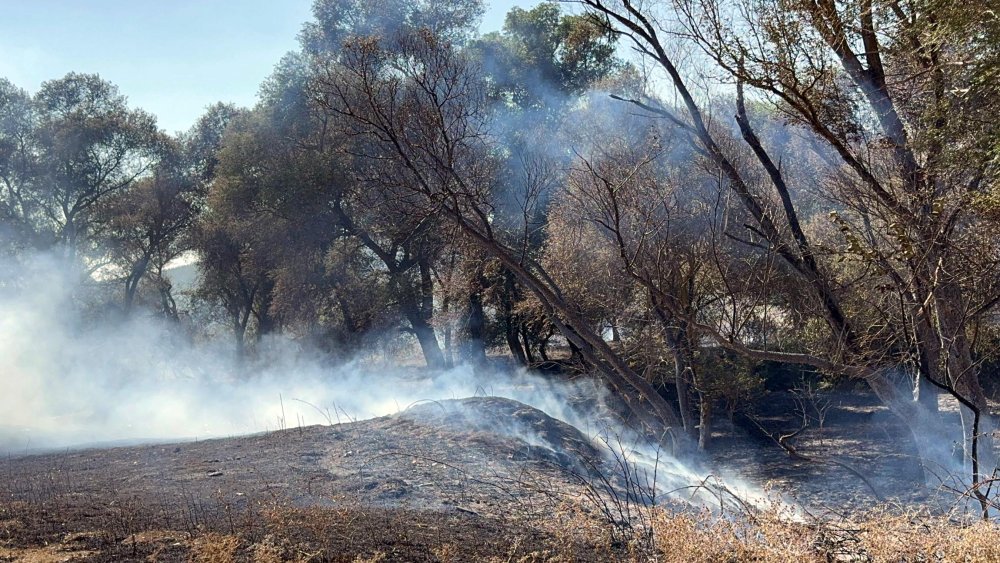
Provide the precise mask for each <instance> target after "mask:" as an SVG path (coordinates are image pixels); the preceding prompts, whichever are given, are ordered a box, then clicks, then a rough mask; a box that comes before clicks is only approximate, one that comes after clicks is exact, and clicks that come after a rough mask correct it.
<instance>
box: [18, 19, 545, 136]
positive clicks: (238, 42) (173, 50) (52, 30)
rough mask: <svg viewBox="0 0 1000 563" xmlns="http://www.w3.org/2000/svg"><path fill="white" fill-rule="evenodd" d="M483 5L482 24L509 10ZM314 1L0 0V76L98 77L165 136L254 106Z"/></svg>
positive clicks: (22, 82) (23, 79)
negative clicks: (224, 105) (219, 105)
mask: <svg viewBox="0 0 1000 563" xmlns="http://www.w3.org/2000/svg"><path fill="white" fill-rule="evenodd" d="M538 1H540V0H506V1H502V2H494V3H492V4H490V5H488V10H487V13H486V17H485V18H484V20H483V25H482V27H481V29H482V30H483V31H490V30H494V29H499V28H500V26H501V25H502V23H503V15H504V14H505V13H506V12H507V10H509V9H510V8H511V7H512V6H522V7H528V6H532V5H534V4H537V3H538ZM311 6H312V1H311V0H0V8H2V12H0V13H3V18H2V19H0V76H3V77H6V78H8V79H10V80H11V81H12V82H13V83H14V84H16V85H18V86H20V87H22V88H25V89H27V90H28V91H30V92H34V91H35V90H37V89H38V86H39V85H40V84H41V83H42V82H43V81H45V80H49V79H52V78H59V77H61V76H63V75H65V74H66V73H67V72H70V71H76V72H88V73H98V74H100V75H101V76H102V77H104V78H105V79H107V80H110V81H111V82H113V83H115V84H117V85H118V87H119V88H120V89H121V92H122V93H123V94H125V95H126V96H128V98H129V102H130V104H131V105H132V106H134V107H141V108H143V109H145V110H147V111H149V112H152V113H153V114H155V115H156V116H157V117H158V118H159V122H160V126H161V127H162V128H164V129H166V130H167V131H169V132H175V131H179V130H186V129H187V128H188V127H190V126H191V125H192V124H193V123H194V120H195V119H197V117H198V116H199V115H201V113H202V111H203V109H204V108H205V107H206V106H208V105H210V104H212V103H214V102H216V101H225V102H233V103H236V104H239V105H251V104H252V103H253V101H254V98H255V96H256V93H257V87H258V85H259V84H260V82H261V80H263V79H264V78H265V77H266V76H267V75H268V74H269V73H270V71H271V68H272V67H273V66H274V64H275V63H276V62H278V59H280V58H281V56H282V55H283V54H284V53H286V52H288V51H290V50H292V49H295V47H296V35H297V34H298V32H299V29H300V27H301V26H302V23H303V22H305V21H307V20H309V19H310V18H311V11H310V10H311Z"/></svg>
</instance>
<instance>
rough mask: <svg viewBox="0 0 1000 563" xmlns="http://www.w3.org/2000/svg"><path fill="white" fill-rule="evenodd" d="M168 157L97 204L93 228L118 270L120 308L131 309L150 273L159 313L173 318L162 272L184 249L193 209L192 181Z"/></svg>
mask: <svg viewBox="0 0 1000 563" xmlns="http://www.w3.org/2000/svg"><path fill="white" fill-rule="evenodd" d="M179 149H180V147H175V148H174V156H173V157H172V158H168V159H165V160H164V161H162V162H160V163H159V164H158V165H157V168H156V169H155V170H154V171H153V173H152V175H151V176H149V177H146V178H143V179H141V180H139V181H137V182H136V183H135V185H134V186H132V187H131V188H129V189H128V190H126V191H122V192H119V193H115V194H112V195H110V196H109V197H107V198H106V200H105V201H103V202H101V203H100V204H99V205H98V206H97V207H98V208H97V211H96V218H95V223H96V224H97V225H96V227H95V229H96V230H97V231H98V233H97V236H98V238H99V239H100V240H101V241H102V243H103V245H104V247H105V248H106V250H107V252H108V253H109V255H110V261H111V264H112V265H113V266H114V267H115V268H116V269H117V270H119V271H121V272H122V273H123V276H122V277H123V284H124V296H123V301H122V310H123V311H124V313H125V314H126V315H127V314H129V312H130V311H131V310H132V306H133V304H134V302H135V298H136V294H137V292H138V289H139V285H140V283H141V282H142V281H144V280H145V279H147V277H149V275H150V273H152V278H153V281H154V283H155V285H156V287H157V292H158V294H159V297H160V305H161V311H162V312H163V314H164V315H165V316H167V317H168V318H172V319H174V320H177V309H176V304H175V303H174V300H173V297H172V296H171V293H170V289H171V288H170V282H169V281H168V280H167V279H166V278H165V277H164V276H163V270H164V268H165V267H166V265H167V264H168V263H169V262H170V261H172V260H173V259H175V258H177V257H178V256H180V255H181V254H182V253H183V252H184V251H185V250H187V248H188V242H189V241H187V240H186V235H187V232H188V230H189V228H190V227H191V225H192V223H193V221H194V219H195V216H196V213H197V211H198V207H197V196H198V183H197V181H195V180H194V179H193V178H191V177H190V176H189V175H188V173H187V171H186V170H185V169H184V168H183V163H182V162H181V161H180V158H181V156H180V155H179V154H178V153H179Z"/></svg>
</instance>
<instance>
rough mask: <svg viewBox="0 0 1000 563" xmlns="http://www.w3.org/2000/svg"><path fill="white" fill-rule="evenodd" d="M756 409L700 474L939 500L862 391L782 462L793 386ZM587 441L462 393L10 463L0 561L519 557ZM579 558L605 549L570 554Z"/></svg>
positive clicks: (810, 500)
mask: <svg viewBox="0 0 1000 563" xmlns="http://www.w3.org/2000/svg"><path fill="white" fill-rule="evenodd" d="M767 403H768V405H770V406H769V408H770V409H771V411H770V412H759V413H757V414H756V415H755V416H754V417H753V418H752V420H751V419H750V418H747V417H741V416H737V417H734V419H733V422H732V423H728V422H725V421H723V422H722V423H720V424H719V425H718V428H717V429H716V432H715V435H714V445H713V448H712V453H711V455H710V456H707V458H706V459H704V460H703V461H702V465H703V466H704V467H706V468H707V469H706V471H711V472H719V473H725V474H730V475H738V476H741V477H743V478H744V479H746V480H747V481H749V482H753V483H760V484H769V485H770V486H771V487H773V490H774V491H776V492H778V493H780V494H782V495H784V497H785V498H786V499H790V500H791V501H792V502H795V503H797V504H799V505H801V506H803V507H804V508H805V509H806V510H807V511H809V512H811V513H824V512H827V513H831V514H839V513H842V512H848V511H856V510H863V509H865V508H866V507H869V506H871V505H873V504H874V503H876V502H878V501H879V499H882V500H890V501H894V502H898V503H902V504H907V505H913V504H920V505H921V506H931V507H934V508H935V509H946V508H948V506H947V505H948V504H949V503H951V504H954V502H955V496H954V495H953V494H939V493H935V492H934V490H933V489H929V488H927V487H925V486H923V482H924V475H923V474H922V473H921V471H920V469H919V464H917V463H915V461H914V458H913V455H914V453H915V452H914V451H913V450H912V447H911V446H910V445H909V444H910V442H909V440H908V439H907V438H906V433H905V429H904V428H903V426H902V425H901V424H900V423H899V422H898V421H897V420H895V419H894V418H893V417H892V416H890V415H889V414H888V412H886V411H885V409H884V408H882V407H881V406H880V405H878V404H877V402H876V400H875V399H874V398H869V397H866V396H864V395H859V394H855V393H852V394H845V395H844V396H843V397H836V398H834V399H833V400H831V404H830V408H829V410H828V411H827V412H826V416H825V419H824V421H823V425H822V427H819V426H818V425H817V424H814V426H815V427H810V428H809V429H808V430H806V431H804V432H802V433H801V434H800V435H799V436H798V437H797V438H796V441H795V443H796V447H797V448H798V449H799V450H800V451H802V452H804V453H806V452H807V453H808V454H809V455H810V456H813V457H814V458H815V459H835V460H837V461H839V462H840V464H835V463H828V462H823V461H804V460H796V459H791V458H790V457H789V456H788V455H787V453H786V452H785V451H784V450H782V449H781V448H780V447H779V446H777V445H776V444H775V443H774V442H773V441H771V439H770V438H768V437H767V435H766V433H765V431H767V432H772V433H781V432H786V431H788V430H789V429H794V428H795V427H796V425H797V424H798V422H797V420H796V418H795V416H794V414H791V413H794V411H795V409H794V403H793V402H792V397H791V396H790V395H788V394H773V396H771V397H769V399H768V401H767ZM762 428H763V431H762ZM598 446H599V445H598V444H594V443H593V442H592V441H591V440H590V439H588V437H587V436H584V435H583V434H581V433H580V432H579V431H578V430H577V429H575V428H573V427H572V426H569V425H566V424H564V423H562V422H559V421H557V420H555V419H552V418H551V417H549V416H547V415H546V414H544V413H542V412H541V411H538V410H536V409H533V408H531V407H529V406H526V405H523V404H521V403H518V402H516V401H512V400H508V399H500V398H495V397H477V398H470V399H462V400H454V401H442V402H433V403H424V404H420V405H417V406H415V407H412V408H411V409H409V410H407V411H404V412H403V413H400V414H398V415H394V416H389V417H383V418H377V419H372V420H365V421H358V422H351V423H345V424H337V425H332V426H311V427H304V428H291V429H285V430H281V431H276V432H270V433H265V434H257V435H251V436H240V437H233V438H226V439H216V440H204V441H196V442H184V443H176V444H156V445H144V446H133V447H117V448H108V449H88V450H80V451H63V452H57V453H46V454H40V455H28V456H22V457H10V458H8V459H5V460H2V461H0V495H2V499H0V561H4V560H8V561H13V560H25V561H27V560H33V561H59V560H62V561H65V560H81V561H105V560H123V559H147V558H150V557H152V558H153V559H156V560H186V559H188V558H189V557H191V553H194V552H195V551H197V549H199V547H198V546H199V545H200V544H198V543H197V542H198V541H205V540H204V538H205V537H213V536H206V534H212V533H215V534H222V536H219V537H228V536H226V535H227V534H228V535H233V534H236V535H239V536H240V537H242V538H244V540H246V538H251V539H255V541H253V542H250V540H246V541H245V542H244V543H240V544H238V545H237V546H236V547H234V548H233V549H236V550H237V552H238V553H243V552H244V551H246V550H248V549H250V547H248V546H250V545H251V544H252V545H253V546H254V547H253V549H258V550H259V549H263V548H261V546H262V545H265V544H267V542H269V541H270V542H272V543H275V542H276V543H275V546H273V548H274V550H275V553H284V554H285V555H283V556H281V557H279V558H278V559H276V560H281V559H283V558H284V557H285V556H288V554H289V553H290V551H288V550H289V549H291V548H290V547H288V545H289V544H288V542H289V541H291V540H289V538H292V537H296V538H298V539H297V540H296V542H298V543H295V545H298V546H311V548H313V549H316V550H318V551H316V554H321V555H317V559H319V560H347V561H351V560H354V558H355V557H358V556H369V555H372V554H379V553H380V554H382V555H383V556H385V557H386V558H387V560H405V561H411V560H412V561H418V560H441V559H443V557H442V556H441V554H440V553H437V552H436V551H435V550H439V549H440V548H441V546H451V547H448V549H452V550H454V553H453V554H452V555H450V556H449V557H451V556H453V560H458V561H464V560H488V559H489V558H490V557H496V558H498V559H499V560H517V558H516V557H515V556H516V555H519V554H529V553H545V552H546V550H549V549H554V548H556V547H558V546H559V545H560V543H561V542H565V541H567V540H566V539H565V538H560V537H558V536H557V535H556V534H554V533H553V532H552V531H551V530H547V529H545V527H544V526H543V527H539V526H538V525H537V522H539V521H540V520H544V519H545V518H552V517H554V516H553V515H558V514H560V511H561V510H563V507H564V506H565V504H566V502H567V501H568V500H573V501H575V502H577V504H578V505H580V504H582V505H584V506H585V505H586V504H587V500H588V498H591V497H590V496H588V495H589V493H592V492H593V491H594V490H595V489H600V488H601V487H603V486H604V485H603V483H604V482H603V481H602V480H601V479H600V477H601V475H607V474H610V473H612V472H613V470H614V467H615V459H614V456H611V457H610V458H609V457H608V456H607V455H604V454H602V453H601V450H600V449H599V447H598ZM845 467H846V468H845ZM852 470H853V472H852ZM858 474H860V475H862V476H864V479H860V478H858ZM865 481H867V483H866V482H865ZM615 483H617V484H615V485H611V486H619V485H620V481H617V482H615ZM873 489H874V490H873ZM607 490H608V489H605V491H607ZM593 510H594V511H595V512H599V507H597V506H594V507H593ZM274 538H281V539H280V541H279V540H276V539H274ZM469 538H475V541H469ZM220 541H221V540H220ZM282 542H284V543H282ZM223 543H224V542H223ZM282 546H284V547H282ZM216 547H218V546H216ZM225 547H226V546H224V545H223V546H222V547H220V548H219V549H222V548H225ZM205 549H208V548H205ZM213 549H214V548H213ZM268 549H270V548H268ZM296 549H299V550H300V551H301V550H302V549H301V547H299V548H296ZM192 550H194V551H192ZM240 550H243V551H240ZM282 550H285V551H282ZM590 552H593V553H594V554H595V555H594V558H595V559H602V558H603V557H602V556H600V555H598V554H597V552H594V551H593V550H588V548H587V546H581V549H580V550H579V553H590ZM243 555H246V558H247V559H252V558H251V557H250V556H249V555H247V554H246V553H243ZM258 559H259V558H258Z"/></svg>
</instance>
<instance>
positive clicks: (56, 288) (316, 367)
mask: <svg viewBox="0 0 1000 563" xmlns="http://www.w3.org/2000/svg"><path fill="white" fill-rule="evenodd" d="M8 267H9V266H8ZM18 271H19V276H18V277H19V280H18V283H10V282H8V283H7V284H5V285H0V310H2V311H4V315H3V316H2V318H0V358H3V364H2V371H0V386H2V389H3V390H4V392H3V393H0V412H3V413H4V416H3V419H2V422H0V453H4V454H7V455H16V454H22V453H31V452H35V451H40V450H45V449H55V448H67V447H83V446H94V445H112V444H115V445H119V444H127V443H140V442H152V441H168V440H185V439H200V438H209V437H225V436H233V435H241V434H248V433H254V432H262V431H268V430H276V429H282V428H291V427H296V426H299V425H302V426H305V425H311V424H331V423H337V422H348V421H354V420H360V419H365V418H370V417H376V416H383V415H389V414H393V413H398V412H401V411H404V410H405V409H407V408H408V407H410V406H412V405H414V404H417V403H419V402H421V401H429V400H444V399H460V398H466V397H473V396H499V397H505V398H509V399H513V400H516V401H519V402H522V403H525V404H528V405H530V406H532V407H535V408H537V409H539V410H541V411H543V412H544V413H546V414H548V415H549V416H551V417H552V418H555V419H557V420H559V421H562V422H565V423H567V424H569V425H571V426H573V427H575V428H576V429H578V430H579V431H580V432H581V433H582V434H583V435H584V436H585V437H587V438H589V439H590V440H591V442H592V443H593V444H594V445H595V446H597V447H599V448H600V446H601V444H602V443H603V444H604V445H605V446H608V448H606V450H610V451H606V452H605V453H612V452H613V455H615V456H619V458H620V459H622V460H627V461H628V462H629V463H631V464H633V465H634V467H635V468H637V469H638V470H639V471H641V472H642V474H643V475H647V476H654V475H657V476H658V481H657V482H656V483H655V485H656V488H657V489H659V490H660V491H661V492H665V491H667V490H674V489H678V488H684V487H686V486H691V485H695V484H697V483H699V482H701V481H702V480H703V479H704V477H705V473H704V472H703V470H701V469H700V468H698V467H697V466H696V465H693V464H690V463H687V464H686V463H682V462H681V461H679V460H677V459H674V458H672V457H670V456H669V455H667V454H666V453H664V452H662V451H659V450H658V449H657V448H656V446H655V445H653V444H649V443H646V442H644V441H643V440H641V439H639V438H638V437H637V435H636V434H634V433H632V432H631V431H630V430H629V429H628V428H626V427H624V425H622V424H621V423H620V421H617V420H615V419H613V418H609V412H610V411H609V410H608V409H607V408H606V407H605V405H606V404H607V402H608V401H606V399H607V396H606V390H605V388H604V387H603V385H601V384H600V383H598V382H596V381H594V380H577V381H573V382H569V381H553V380H551V379H545V378H542V377H540V376H537V375H534V374H531V373H528V372H525V371H513V372H511V371H497V370H492V369H486V368H482V369H473V368H471V367H469V366H459V367H456V368H454V369H450V370H444V371H440V372H437V373H434V374H432V375H431V374H428V373H426V372H423V371H419V370H415V369H406V368H399V367H391V366H385V365H376V364H374V363H372V362H371V361H361V360H356V361H350V362H340V363H333V362H332V361H331V360H330V359H329V358H327V357H325V356H323V355H322V354H320V353H317V352H314V351H311V350H309V349H307V348H304V347H302V346H300V345H298V344H297V343H296V342H294V341H292V340H290V339H287V338H274V339H271V340H268V341H266V342H264V343H262V344H261V346H260V349H259V353H258V354H257V356H256V357H255V359H253V360H244V361H240V360H238V359H237V358H236V356H235V355H234V354H233V352H232V350H231V349H230V348H229V347H227V346H224V345H222V344H220V343H217V342H215V343H213V342H205V343H198V344H197V345H195V344H193V343H192V342H191V341H190V339H188V338H186V337H185V336H184V335H183V334H181V331H178V330H177V327H176V325H171V324H168V323H166V322H164V321H162V320H159V319H156V318H150V317H148V316H142V315H135V316H134V317H133V318H129V319H123V320H122V319H119V320H117V321H108V320H106V319H105V320H99V321H94V320H92V319H88V318H87V316H86V315H83V314H81V312H80V310H81V307H80V303H79V300H80V298H81V295H83V294H85V293H86V292H87V291H88V289H87V288H88V286H93V283H89V282H88V283H85V284H81V283H80V280H81V275H80V274H79V272H77V271H75V270H74V269H72V268H67V267H65V265H64V263H63V262H61V261H60V260H58V259H55V258H53V257H51V256H47V255H43V256H34V257H31V258H29V259H26V260H24V261H22V263H21V264H20V265H19V270H18ZM467 414H468V415H470V416H477V414H476V413H467ZM502 426H503V425H500V426H499V427H495V428H494V431H496V432H498V433H506V434H508V435H510V436H511V437H515V438H520V439H521V440H523V441H524V442H526V443H527V444H531V445H541V446H545V447H549V448H552V449H554V450H557V451H558V449H559V447H558V445H554V444H551V443H548V442H547V441H546V440H545V439H544V437H539V436H538V435H535V434H533V431H532V429H531V428H527V427H524V426H519V425H509V427H502ZM559 453H563V452H559ZM734 482H736V481H734ZM737 483H738V482H737ZM648 485H651V486H652V485H654V483H653V481H652V480H650V481H649V483H648ZM736 486H737V488H738V489H740V490H742V491H744V493H746V494H747V495H748V497H754V498H763V495H759V494H758V493H757V492H756V488H753V487H747V486H745V485H739V484H737V485H736Z"/></svg>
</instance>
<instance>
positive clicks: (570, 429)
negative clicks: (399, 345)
mask: <svg viewBox="0 0 1000 563" xmlns="http://www.w3.org/2000/svg"><path fill="white" fill-rule="evenodd" d="M396 418H398V419H402V420H411V421H414V422H417V423H420V424H427V425H432V426H438V427H443V428H447V429H449V430H451V431H454V432H459V433H464V432H471V433H487V434H495V435H497V436H498V437H501V438H507V439H512V440H515V442H513V443H511V444H509V445H512V446H513V447H514V448H515V449H514V450H513V451H512V452H511V454H512V455H513V456H514V457H515V458H516V459H518V460H525V461H542V462H550V463H554V464H556V465H557V466H558V467H561V468H563V469H567V470H572V471H578V472H582V473H588V472H589V471H590V469H592V468H593V467H594V466H595V465H597V464H599V463H600V461H601V453H600V451H599V450H598V449H597V448H596V447H595V446H594V445H593V443H592V442H591V440H590V438H588V437H587V436H585V435H584V434H583V433H582V432H580V431H579V430H578V429H577V428H576V427H574V426H571V425H569V424H567V423H565V422H563V421H561V420H558V419H555V418H553V417H551V416H549V415H548V414H546V413H544V412H542V411H541V410H539V409H536V408H534V407H532V406H530V405H526V404H524V403H521V402H518V401H515V400H513V399H507V398H504V397H470V398H466V399H452V400H446V401H428V402H424V403H419V404H416V405H413V406H411V407H410V408H408V409H406V410H405V411H403V412H402V413H399V414H397V415H396Z"/></svg>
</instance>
